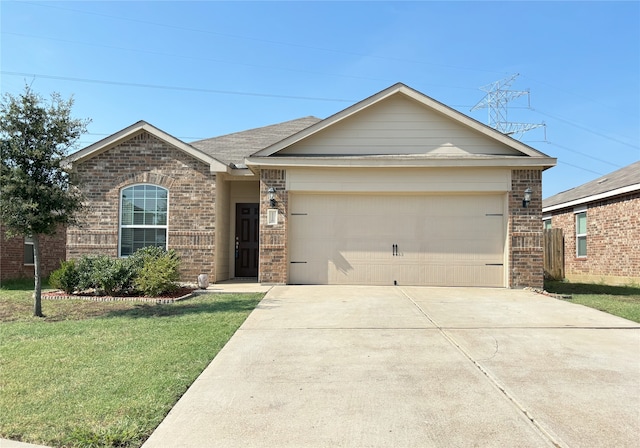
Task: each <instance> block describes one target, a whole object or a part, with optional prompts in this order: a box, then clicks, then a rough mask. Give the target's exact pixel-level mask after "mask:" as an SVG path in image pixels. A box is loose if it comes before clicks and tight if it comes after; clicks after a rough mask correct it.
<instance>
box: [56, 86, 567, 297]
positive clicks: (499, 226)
mask: <svg viewBox="0 0 640 448" xmlns="http://www.w3.org/2000/svg"><path fill="white" fill-rule="evenodd" d="M68 162H69V164H70V166H71V167H72V168H73V169H74V170H75V171H76V172H77V173H78V174H79V175H80V177H81V178H82V179H83V182H84V189H85V194H86V196H87V198H88V205H89V206H90V207H89V211H88V213H87V215H86V220H85V225H84V226H83V227H82V228H70V229H69V231H68V238H67V256H68V257H69V258H75V257H78V256H80V255H83V254H87V253H97V252H100V253H106V254H110V255H112V256H114V257H115V256H127V255H129V254H131V253H132V252H133V251H135V250H136V249H137V248H139V247H143V246H145V245H158V246H161V247H167V248H169V249H175V250H176V251H177V252H178V253H179V255H180V256H181V258H182V269H183V270H182V276H183V280H191V281H194V280H195V279H196V276H197V275H198V274H200V273H204V274H208V275H209V278H210V280H213V281H222V280H226V279H230V278H238V277H251V278H256V279H257V280H258V281H259V282H262V283H275V284H309V283H312V284H367V285H394V284H398V285H445V286H446V285H451V286H492V287H524V286H535V287H541V286H542V280H543V265H542V262H543V261H542V227H541V225H540V220H541V218H542V210H541V207H542V197H541V191H542V189H541V179H542V171H543V170H545V169H547V168H549V167H552V166H554V165H555V163H556V160H555V159H553V158H550V157H548V156H547V155H545V154H543V153H541V152H539V151H536V150H535V149H533V148H531V147H529V146H527V145H525V144H523V143H521V142H519V141H517V140H514V139H513V138H511V137H509V136H506V135H504V134H502V133H500V132H497V131H495V130H494V129H491V128H489V127H487V126H485V125H483V124H481V123H479V122H478V121H475V120H473V119H471V118H469V117H468V116H466V115H464V114H462V113H460V112H457V111H455V110H453V109H451V108H449V107H447V106H445V105H444V104H442V103H439V102H437V101H435V100H433V99H431V98H429V97H427V96H425V95H423V94H422V93H420V92H417V91H415V90H413V89H411V88H409V87H407V86H405V85H404V84H396V85H393V86H391V87H389V88H387V89H385V90H383V91H381V92H379V93H377V94H376V95H373V96H371V97H369V98H367V99H365V100H363V101H361V102H359V103H357V104H355V105H353V106H351V107H349V108H347V109H345V110H343V111H341V112H339V113H337V114H335V115H333V116H331V117H329V118H327V119H325V120H320V119H317V118H314V117H306V118H302V119H299V120H293V121H289V122H286V123H281V124H277V125H273V126H267V127H264V128H259V129H253V130H249V131H245V132H239V133H235V134H231V135H226V136H222V137H218V138H212V139H207V140H202V141H197V142H192V143H190V144H187V143H184V142H182V141H181V140H179V139H177V138H175V137H172V136H171V135H169V134H167V133H166V132H164V131H162V130H160V129H158V128H155V127H153V126H151V125H150V124H148V123H146V122H144V121H141V122H138V123H135V124H133V125H132V126H130V127H128V128H126V129H123V130H122V131H120V132H117V133H115V134H113V135H111V136H110V137H107V138H105V139H103V140H101V141H99V142H97V143H95V144H93V145H91V146H89V147H87V148H85V149H82V150H80V151H79V152H77V153H75V154H73V155H71V156H70V157H69V158H68ZM527 189H529V190H530V191H531V192H532V195H531V201H530V203H527V204H526V205H528V207H525V206H524V204H523V195H524V192H525V190H527Z"/></svg>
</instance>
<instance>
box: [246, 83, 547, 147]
mask: <svg viewBox="0 0 640 448" xmlns="http://www.w3.org/2000/svg"><path fill="white" fill-rule="evenodd" d="M398 93H402V94H404V95H406V96H408V97H410V98H412V99H414V100H415V101H418V102H419V103H422V104H423V105H425V106H427V107H430V108H431V109H433V110H435V111H437V112H439V113H441V114H443V115H445V116H447V117H449V118H451V119H453V120H455V121H457V122H459V123H461V124H463V125H465V126H467V127H470V128H472V129H474V130H475V131H478V132H480V133H482V134H484V135H486V136H488V137H490V138H492V139H494V140H497V141H499V142H500V143H503V144H504V145H507V146H509V147H511V148H513V149H515V150H517V151H519V152H521V153H523V154H525V155H527V156H530V157H542V158H549V156H547V155H546V154H544V153H542V152H540V151H538V150H536V149H534V148H532V147H530V146H529V145H526V144H524V143H522V142H520V141H518V140H516V139H514V138H512V137H509V136H508V135H505V134H503V133H501V132H499V131H496V130H495V129H493V128H491V127H489V126H487V125H484V124H482V123H480V122H479V121H476V120H474V119H473V118H471V117H468V116H467V115H465V114H463V113H461V112H458V111H457V110H455V109H452V108H451V107H449V106H447V105H445V104H443V103H441V102H439V101H436V100H434V99H433V98H430V97H428V96H427V95H425V94H423V93H421V92H418V91H417V90H414V89H412V88H410V87H408V86H407V85H405V84H403V83H397V84H394V85H392V86H391V87H388V88H386V89H384V90H382V91H381V92H378V93H377V94H375V95H373V96H370V97H369V98H366V99H364V100H362V101H360V102H358V103H356V104H354V105H352V106H350V107H348V108H346V109H344V110H342V111H340V112H338V113H336V114H334V115H332V116H330V117H329V118H326V119H325V120H322V121H320V122H318V123H316V124H314V125H312V126H310V127H308V128H306V129H304V130H302V131H300V132H298V133H296V134H293V135H291V136H289V137H287V138H285V139H284V140H281V141H280V142H278V143H275V144H274V145H271V146H269V147H267V148H265V149H262V150H260V151H258V152H256V153H254V154H252V155H251V157H253V156H259V157H268V156H271V155H273V154H275V153H277V152H278V151H281V150H282V149H284V148H286V147H288V146H291V145H293V144H294V143H297V142H299V141H301V140H304V139H305V138H307V137H309V136H311V135H313V134H315V133H317V132H319V131H321V130H323V129H326V128H327V127H329V126H331V125H333V124H335V123H337V122H339V121H342V120H344V119H345V118H348V117H350V116H352V115H354V114H356V113H358V112H360V111H362V110H364V109H366V108H368V107H371V106H373V105H374V104H376V103H378V102H380V101H382V100H384V99H386V98H389V97H390V96H392V95H395V94H398Z"/></svg>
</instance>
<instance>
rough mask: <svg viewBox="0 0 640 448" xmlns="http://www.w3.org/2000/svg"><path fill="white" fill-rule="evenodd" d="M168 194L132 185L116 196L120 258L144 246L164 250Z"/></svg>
mask: <svg viewBox="0 0 640 448" xmlns="http://www.w3.org/2000/svg"><path fill="white" fill-rule="evenodd" d="M168 201H169V191H168V190H167V189H166V188H162V187H159V186H157V185H149V184H143V185H133V186H131V187H127V188H124V189H123V190H122V191H121V193H120V246H119V252H120V256H121V257H128V256H129V255H132V254H133V253H134V252H135V251H136V250H138V249H142V248H143V247H147V246H156V247H161V248H163V249H165V250H166V249H167V231H168V226H167V213H168V210H169V202H168Z"/></svg>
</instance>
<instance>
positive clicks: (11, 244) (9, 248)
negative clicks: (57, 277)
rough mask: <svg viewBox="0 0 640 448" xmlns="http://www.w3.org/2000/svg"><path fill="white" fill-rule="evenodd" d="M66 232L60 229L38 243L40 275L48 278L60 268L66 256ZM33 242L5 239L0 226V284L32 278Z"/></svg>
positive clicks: (22, 238) (3, 231) (26, 239)
mask: <svg viewBox="0 0 640 448" xmlns="http://www.w3.org/2000/svg"><path fill="white" fill-rule="evenodd" d="M66 239H67V236H66V232H65V231H64V229H60V230H59V231H58V232H56V233H55V234H54V235H43V236H42V237H41V241H40V252H41V257H42V260H41V263H40V268H41V269H42V275H43V276H45V277H46V276H48V275H49V274H51V272H53V271H54V270H56V269H58V268H59V267H60V262H61V261H64V259H65V256H66V250H65V243H66ZM33 277H34V264H33V242H32V240H31V239H30V238H25V237H13V238H7V235H6V232H5V228H4V227H3V226H2V225H0V282H3V281H5V280H12V279H17V278H33Z"/></svg>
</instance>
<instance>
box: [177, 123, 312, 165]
mask: <svg viewBox="0 0 640 448" xmlns="http://www.w3.org/2000/svg"><path fill="white" fill-rule="evenodd" d="M319 121H320V119H319V118H316V117H311V116H309V117H303V118H298V119H296V120H291V121H285V122H284V123H279V124H273V125H270V126H264V127H261V128H256V129H249V130H248V131H242V132H235V133H233V134H227V135H221V136H219V137H214V138H207V139H204V140H198V141H195V142H191V143H189V144H190V145H191V146H193V147H194V148H196V149H199V150H200V151H202V152H204V153H206V154H208V155H210V156H212V157H215V158H216V159H218V160H219V161H221V162H224V163H226V164H233V165H235V166H242V165H243V164H244V159H245V157H248V156H250V155H251V154H253V153H255V152H258V151H260V150H261V149H264V148H267V147H269V146H271V145H273V144H274V143H277V142H279V141H280V140H283V139H285V138H287V137H289V136H291V135H293V134H295V133H297V132H300V131H302V130H303V129H306V128H308V127H309V126H311V125H313V124H316V123H317V122H319Z"/></svg>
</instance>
